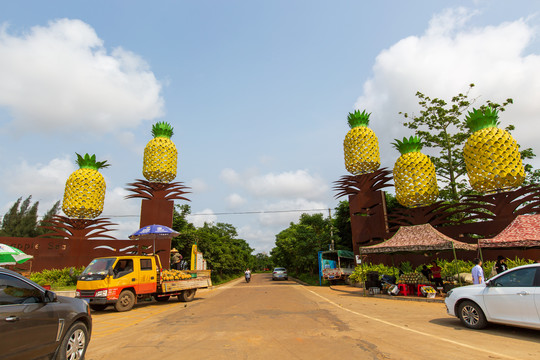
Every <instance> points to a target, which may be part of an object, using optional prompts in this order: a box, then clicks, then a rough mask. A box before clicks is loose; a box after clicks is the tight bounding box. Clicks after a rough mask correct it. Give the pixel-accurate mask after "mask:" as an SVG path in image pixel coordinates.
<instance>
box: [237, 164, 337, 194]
mask: <svg viewBox="0 0 540 360" xmlns="http://www.w3.org/2000/svg"><path fill="white" fill-rule="evenodd" d="M246 188H247V190H248V191H249V192H250V193H251V194H253V195H254V196H256V197H263V198H274V197H280V198H290V197H299V198H305V199H318V198H320V197H321V196H323V195H324V194H325V193H326V192H327V190H328V185H327V184H326V182H325V180H324V179H322V178H320V177H318V176H312V175H310V174H309V173H308V172H307V171H305V170H296V171H289V172H283V173H280V174H273V173H269V174H266V175H263V176H256V177H252V178H249V179H247V181H246Z"/></svg>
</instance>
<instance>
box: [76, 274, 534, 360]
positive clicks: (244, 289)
mask: <svg viewBox="0 0 540 360" xmlns="http://www.w3.org/2000/svg"><path fill="white" fill-rule="evenodd" d="M360 294H361V293H360V291H359V290H356V289H354V288H350V287H345V286H342V287H335V288H333V289H330V288H327V287H324V288H319V287H308V286H302V285H299V284H297V283H295V282H292V281H284V282H282V281H280V282H273V281H271V278H270V275H268V274H256V275H254V276H253V280H252V281H251V283H250V284H246V283H245V282H244V281H243V280H242V281H234V282H232V283H230V284H227V285H225V286H222V287H219V288H215V289H213V290H203V291H199V292H198V293H197V297H196V299H195V300H194V301H193V302H191V303H188V304H185V303H179V302H176V301H175V300H170V301H169V302H168V303H165V304H160V303H146V304H140V305H138V306H137V307H136V308H134V309H133V310H132V311H129V312H126V313H116V312H114V311H112V310H108V311H103V312H94V313H93V319H94V331H93V337H92V341H91V343H90V347H89V348H88V352H87V357H86V359H87V360H100V359H107V360H109V359H115V360H121V359H179V358H184V359H185V358H189V359H229V360H236V359H310V360H311V359H345V358H346V357H347V358H350V357H354V358H356V359H467V360H471V359H539V358H540V331H534V330H527V329H520V328H512V327H505V326H492V327H490V328H489V329H487V330H484V331H473V330H469V329H466V328H463V327H462V326H461V325H460V324H459V321H458V320H457V319H454V318H451V317H448V316H447V315H446V310H445V307H444V305H443V304H440V303H435V304H433V303H420V302H409V301H396V300H386V299H375V298H370V297H362V296H360Z"/></svg>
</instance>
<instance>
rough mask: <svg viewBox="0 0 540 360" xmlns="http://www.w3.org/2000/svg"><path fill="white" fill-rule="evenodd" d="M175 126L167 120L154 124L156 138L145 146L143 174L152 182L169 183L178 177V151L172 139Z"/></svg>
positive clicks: (153, 132) (153, 129)
mask: <svg viewBox="0 0 540 360" xmlns="http://www.w3.org/2000/svg"><path fill="white" fill-rule="evenodd" d="M172 135H173V127H172V126H171V125H170V124H169V123H166V122H158V123H156V124H154V126H152V136H154V138H153V139H152V140H150V141H149V142H148V144H146V147H145V148H144V159H143V175H144V177H145V178H146V179H147V180H148V181H150V182H157V183H168V182H171V181H172V180H173V179H174V178H175V177H176V163H177V159H178V151H177V150H176V146H175V145H174V143H173V142H172V141H171V136H172Z"/></svg>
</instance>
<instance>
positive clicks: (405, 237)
mask: <svg viewBox="0 0 540 360" xmlns="http://www.w3.org/2000/svg"><path fill="white" fill-rule="evenodd" d="M452 244H453V245H454V248H455V249H458V250H476V248H477V246H476V245H472V244H467V243H464V242H461V241H457V240H454V239H452V238H450V237H448V236H446V235H444V234H442V233H440V232H439V231H437V230H436V229H435V228H433V226H431V225H430V224H423V225H414V226H402V227H400V228H399V230H398V231H397V233H396V234H395V235H394V236H392V237H391V238H390V239H388V240H386V241H385V242H382V243H380V244H377V245H373V246H366V247H362V248H360V251H361V253H362V254H378V253H397V252H415V251H438V250H452Z"/></svg>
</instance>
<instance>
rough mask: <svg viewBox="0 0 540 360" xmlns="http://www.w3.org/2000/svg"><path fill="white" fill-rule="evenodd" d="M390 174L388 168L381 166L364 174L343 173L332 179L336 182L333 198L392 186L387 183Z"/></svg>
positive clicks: (390, 178)
mask: <svg viewBox="0 0 540 360" xmlns="http://www.w3.org/2000/svg"><path fill="white" fill-rule="evenodd" d="M391 174H392V172H391V171H390V170H388V168H381V169H378V170H376V171H374V172H372V173H369V174H364V175H344V176H342V177H341V179H339V180H338V181H334V184H336V185H335V186H334V190H335V191H338V193H337V194H336V195H335V198H336V199H337V198H340V197H342V196H345V195H356V194H358V193H367V192H369V191H377V190H381V189H383V188H385V187H388V186H392V185H391V184H388V182H389V181H390V180H392V175H391Z"/></svg>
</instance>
